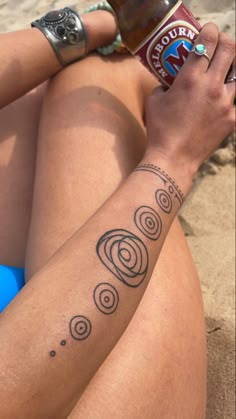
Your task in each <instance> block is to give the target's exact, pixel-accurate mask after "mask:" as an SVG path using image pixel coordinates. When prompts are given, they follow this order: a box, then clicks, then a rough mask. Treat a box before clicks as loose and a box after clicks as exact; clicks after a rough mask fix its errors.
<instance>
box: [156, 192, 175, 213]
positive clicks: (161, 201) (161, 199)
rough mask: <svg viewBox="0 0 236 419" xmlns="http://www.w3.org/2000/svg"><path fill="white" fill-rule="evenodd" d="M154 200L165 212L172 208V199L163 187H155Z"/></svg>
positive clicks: (169, 211)
mask: <svg viewBox="0 0 236 419" xmlns="http://www.w3.org/2000/svg"><path fill="white" fill-rule="evenodd" d="M156 201H157V203H158V205H159V207H160V208H161V209H162V211H164V212H166V213H167V214H170V213H171V210H172V200H171V197H170V195H169V194H168V193H167V192H166V191H164V189H157V191H156Z"/></svg>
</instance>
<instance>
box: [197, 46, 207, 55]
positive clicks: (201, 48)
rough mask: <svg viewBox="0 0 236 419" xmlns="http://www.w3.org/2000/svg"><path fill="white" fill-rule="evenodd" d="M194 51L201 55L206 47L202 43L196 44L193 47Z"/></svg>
mask: <svg viewBox="0 0 236 419" xmlns="http://www.w3.org/2000/svg"><path fill="white" fill-rule="evenodd" d="M195 51H196V53H197V54H200V55H203V54H205V52H206V47H205V45H203V44H198V45H196V47H195Z"/></svg>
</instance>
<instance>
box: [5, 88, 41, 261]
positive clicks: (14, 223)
mask: <svg viewBox="0 0 236 419" xmlns="http://www.w3.org/2000/svg"><path fill="white" fill-rule="evenodd" d="M44 90H45V86H41V87H40V88H38V89H35V90H34V91H32V92H30V93H29V94H27V95H25V96H24V97H23V98H21V99H19V100H17V101H16V102H14V103H12V104H11V105H9V106H7V107H6V108H4V109H2V110H0V191H1V199H0V220H1V222H0V265H1V264H5V265H10V266H21V267H23V266H24V265H25V249H26V243H27V237H28V229H29V222H30V217H31V207H32V196H33V184H34V172H35V156H36V147H37V136H38V124H39V115H40V110H41V105H42V98H43V93H44Z"/></svg>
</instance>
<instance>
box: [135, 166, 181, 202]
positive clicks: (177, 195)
mask: <svg viewBox="0 0 236 419" xmlns="http://www.w3.org/2000/svg"><path fill="white" fill-rule="evenodd" d="M138 171H143V172H150V173H153V174H154V175H156V176H158V177H159V179H161V181H162V182H163V184H164V186H165V188H166V190H167V191H168V192H169V193H170V194H171V195H172V196H173V199H174V200H177V201H178V204H179V206H181V205H182V203H183V201H184V195H183V193H182V192H181V190H180V189H179V187H178V185H176V183H175V181H174V180H173V179H171V177H170V176H169V175H168V174H167V173H166V172H164V171H163V170H162V169H160V167H157V166H155V165H154V164H142V165H140V166H138V167H136V169H134V172H138Z"/></svg>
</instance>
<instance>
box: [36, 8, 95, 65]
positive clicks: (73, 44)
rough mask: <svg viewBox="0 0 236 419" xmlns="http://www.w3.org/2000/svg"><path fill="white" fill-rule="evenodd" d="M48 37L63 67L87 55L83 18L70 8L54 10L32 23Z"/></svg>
mask: <svg viewBox="0 0 236 419" xmlns="http://www.w3.org/2000/svg"><path fill="white" fill-rule="evenodd" d="M31 26H32V27H35V28H38V29H39V30H40V31H42V32H43V34H44V35H45V36H46V38H47V39H48V41H49V42H50V44H51V46H52V47H53V49H54V51H55V53H56V56H57V58H58V60H59V62H60V64H61V65H62V66H66V65H68V64H70V63H72V62H74V61H77V60H79V59H80V58H83V57H84V56H85V55H86V53H87V39H88V38H87V32H86V29H85V27H84V24H83V22H82V20H81V17H80V16H79V15H78V14H77V13H76V12H75V11H74V10H72V9H70V8H69V7H65V8H64V9H62V10H54V11H52V12H49V13H47V14H46V15H45V16H43V17H41V18H40V19H38V20H35V21H34V22H32V23H31Z"/></svg>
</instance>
